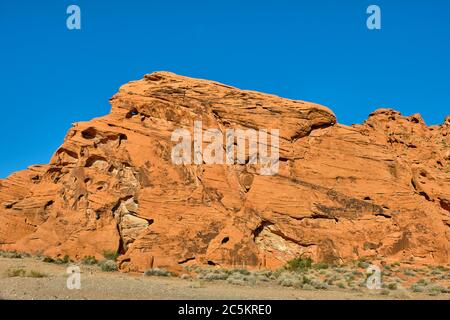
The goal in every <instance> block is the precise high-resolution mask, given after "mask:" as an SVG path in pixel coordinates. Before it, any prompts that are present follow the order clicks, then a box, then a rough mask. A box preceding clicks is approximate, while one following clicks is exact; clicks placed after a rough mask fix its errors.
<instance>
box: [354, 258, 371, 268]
mask: <svg viewBox="0 0 450 320" xmlns="http://www.w3.org/2000/svg"><path fill="white" fill-rule="evenodd" d="M356 265H357V266H358V268H363V269H367V268H368V267H369V266H370V263H369V262H367V261H366V259H364V258H360V259H359V260H358V261H357V263H356Z"/></svg>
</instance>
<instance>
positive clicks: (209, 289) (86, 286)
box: [0, 258, 450, 300]
mask: <svg viewBox="0 0 450 320" xmlns="http://www.w3.org/2000/svg"><path fill="white" fill-rule="evenodd" d="M66 268H67V265H57V264H51V263H44V262H42V261H40V260H38V259H36V258H23V259H11V258H0V299H28V300H30V299H38V300H56V299H58V300H60V299H70V300H73V299H75V300H83V299H89V300H91V299H98V300H102V299H113V300H126V299H145V300H152V299H162V300H168V299H169V300H172V299H175V300H179V299H180V300H196V299H206V300H208V299H219V300H227V299H237V300H245V299H256V300H258V299H283V300H285V299H286V300H287V299H289V300H296V299H300V300H303V299H324V300H326V299H370V300H375V299H441V300H442V299H445V300H449V299H450V294H440V295H438V296H429V295H427V294H425V293H413V292H409V291H400V290H397V291H392V292H389V293H388V294H387V295H386V293H385V294H381V292H380V291H378V290H368V289H360V290H357V291H356V290H352V289H343V290H334V289H333V290H302V289H296V288H290V287H282V286H279V285H277V284H275V283H262V284H257V285H248V286H238V285H232V284H228V283H227V282H225V281H211V282H209V281H208V282H206V281H200V280H196V279H180V278H175V277H147V276H143V275H141V274H139V275H133V274H123V273H119V272H102V271H101V270H100V269H99V268H98V267H97V266H84V265H81V266H80V269H81V289H80V290H69V289H68V288H67V286H66V281H67V277H68V275H67V274H66ZM20 269H22V270H25V272H26V275H23V274H22V275H19V276H12V274H11V270H20ZM31 271H34V276H35V277H31V276H30V272H31ZM42 275H44V276H43V277H41V278H39V277H38V276H42Z"/></svg>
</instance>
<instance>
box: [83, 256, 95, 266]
mask: <svg viewBox="0 0 450 320" xmlns="http://www.w3.org/2000/svg"><path fill="white" fill-rule="evenodd" d="M81 263H82V264H85V265H88V266H92V265H94V264H97V263H98V261H97V259H95V257H94V256H86V257H84V258H83V259H82V260H81Z"/></svg>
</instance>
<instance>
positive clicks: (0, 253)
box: [0, 250, 25, 259]
mask: <svg viewBox="0 0 450 320" xmlns="http://www.w3.org/2000/svg"><path fill="white" fill-rule="evenodd" d="M0 256H1V257H3V258H9V259H22V258H24V257H25V254H22V253H19V252H17V251H15V250H14V251H3V250H1V251H0Z"/></svg>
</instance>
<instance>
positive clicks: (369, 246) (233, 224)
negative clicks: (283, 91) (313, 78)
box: [0, 72, 450, 271]
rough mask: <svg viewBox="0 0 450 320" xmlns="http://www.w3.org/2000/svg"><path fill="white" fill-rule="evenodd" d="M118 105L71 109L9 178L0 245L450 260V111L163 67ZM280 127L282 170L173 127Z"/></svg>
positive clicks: (37, 249) (59, 251) (186, 255)
mask: <svg viewBox="0 0 450 320" xmlns="http://www.w3.org/2000/svg"><path fill="white" fill-rule="evenodd" d="M111 105H112V109H111V112H110V114H109V115H107V116H104V117H100V118H97V119H93V120H92V121H89V122H80V123H76V124H75V125H74V126H73V127H72V128H71V129H70V130H69V132H68V134H67V136H66V138H65V141H64V143H63V145H62V146H61V147H60V148H59V149H58V150H57V151H56V153H55V154H54V155H53V157H52V159H51V161H50V163H49V164H48V165H36V166H32V167H30V168H28V169H27V170H25V171H21V172H17V173H15V174H13V175H11V176H10V177H9V178H7V179H5V180H1V181H0V249H3V250H13V249H15V250H19V251H25V252H30V253H41V254H44V255H49V256H54V257H58V256H64V255H66V254H68V255H69V256H70V257H71V258H73V259H81V258H83V257H84V256H89V255H95V256H97V257H98V258H100V257H101V256H102V253H103V252H104V251H111V250H114V251H115V250H117V251H118V252H119V253H120V254H121V256H120V258H119V262H120V268H121V270H123V271H144V270H145V269H147V268H149V267H164V266H169V267H173V266H179V265H189V264H209V265H220V266H237V265H239V266H242V265H245V266H250V267H251V266H253V267H267V268H275V267H278V266H280V265H282V264H284V262H285V261H287V260H289V259H292V258H294V257H297V256H299V255H302V254H304V255H309V256H311V257H312V258H313V259H314V260H315V261H327V262H333V263H341V262H345V261H349V260H354V259H358V258H360V257H370V258H372V259H376V258H380V259H386V260H391V261H397V260H408V259H414V260H415V261H417V262H424V263H443V262H446V263H448V262H449V261H450V259H449V252H448V251H449V232H450V218H449V217H450V117H448V118H447V119H446V120H445V122H444V124H442V125H440V126H426V124H425V123H424V121H423V120H422V119H421V117H420V115H413V116H409V117H405V116H402V115H401V114H400V113H399V112H396V111H393V110H388V109H382V110H378V111H376V112H374V113H373V114H371V115H370V116H369V118H368V120H367V121H366V122H365V123H364V124H362V125H354V126H344V125H340V124H337V123H336V119H335V116H334V114H333V113H332V112H331V111H330V110H329V109H327V108H325V107H322V106H319V105H316V104H312V103H307V102H303V101H293V100H288V99H283V98H280V97H277V96H273V95H268V94H262V93H258V92H253V91H243V90H239V89H236V88H233V87H230V86H227V85H223V84H220V83H216V82H212V81H206V80H198V79H191V78H186V77H182V76H178V75H175V74H172V73H167V72H157V73H153V74H149V75H146V76H145V77H144V79H142V80H139V81H133V82H130V83H128V84H126V85H124V86H122V87H121V88H120V90H119V92H118V93H117V94H116V95H115V96H114V97H113V98H112V99H111ZM195 120H202V122H203V127H204V129H207V128H220V129H221V130H224V129H226V128H254V129H258V128H267V129H270V128H277V129H280V162H279V173H278V175H275V176H262V175H259V174H258V173H257V165H252V164H248V163H247V164H235V165H205V164H203V165H181V166H177V165H174V164H172V161H171V148H172V146H173V142H171V133H172V132H173V131H174V130H175V129H177V128H186V129H189V130H192V127H193V122H194V121H195Z"/></svg>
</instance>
